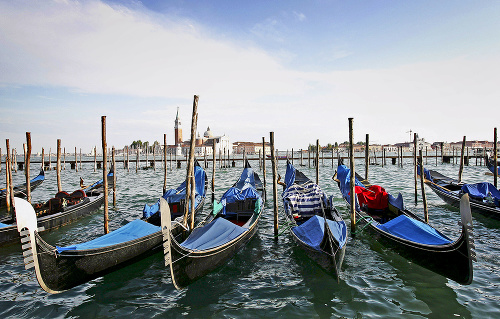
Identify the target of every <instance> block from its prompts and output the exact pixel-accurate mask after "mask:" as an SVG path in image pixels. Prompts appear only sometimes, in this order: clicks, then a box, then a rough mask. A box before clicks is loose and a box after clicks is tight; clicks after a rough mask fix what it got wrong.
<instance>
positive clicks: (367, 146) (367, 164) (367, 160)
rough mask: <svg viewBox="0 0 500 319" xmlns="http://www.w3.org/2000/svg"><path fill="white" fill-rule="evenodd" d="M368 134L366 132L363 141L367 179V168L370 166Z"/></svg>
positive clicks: (366, 175)
mask: <svg viewBox="0 0 500 319" xmlns="http://www.w3.org/2000/svg"><path fill="white" fill-rule="evenodd" d="M369 145H370V134H366V142H365V180H368V168H369V167H370V146H369Z"/></svg>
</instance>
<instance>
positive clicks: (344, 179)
mask: <svg viewBox="0 0 500 319" xmlns="http://www.w3.org/2000/svg"><path fill="white" fill-rule="evenodd" d="M337 178H338V180H339V181H340V192H341V193H342V196H343V197H344V198H345V199H346V200H347V201H349V202H350V200H351V196H350V195H349V192H350V191H351V190H350V187H349V185H350V184H351V170H350V169H349V168H348V167H347V166H345V165H339V166H338V167H337ZM354 185H355V186H360V187H365V186H364V185H363V183H361V182H360V181H359V180H358V179H357V178H356V177H354Z"/></svg>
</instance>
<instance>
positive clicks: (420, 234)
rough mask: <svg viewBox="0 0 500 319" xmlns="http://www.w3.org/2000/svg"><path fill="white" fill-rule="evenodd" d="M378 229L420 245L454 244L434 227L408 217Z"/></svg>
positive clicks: (399, 217)
mask: <svg viewBox="0 0 500 319" xmlns="http://www.w3.org/2000/svg"><path fill="white" fill-rule="evenodd" d="M377 227H378V228H379V229H380V230H383V231H385V232H388V233H390V234H392V235H394V236H397V237H400V238H403V239H406V240H409V241H412V242H416V243H420V244H425V245H446V244H449V243H451V242H452V241H451V240H450V239H449V238H447V237H445V236H444V235H441V234H440V233H438V232H437V231H436V230H435V229H434V228H433V227H432V226H430V225H428V224H426V223H423V222H421V221H418V220H416V219H413V218H409V217H408V216H406V215H399V216H398V217H396V218H394V219H391V220H390V221H388V222H387V223H385V224H380V225H378V226H377Z"/></svg>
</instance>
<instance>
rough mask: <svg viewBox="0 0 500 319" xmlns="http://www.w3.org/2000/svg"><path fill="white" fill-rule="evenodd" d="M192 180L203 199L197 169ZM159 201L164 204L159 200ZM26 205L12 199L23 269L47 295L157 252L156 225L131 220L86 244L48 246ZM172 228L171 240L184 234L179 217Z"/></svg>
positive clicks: (202, 178) (201, 177)
mask: <svg viewBox="0 0 500 319" xmlns="http://www.w3.org/2000/svg"><path fill="white" fill-rule="evenodd" d="M195 179H196V180H197V181H202V185H203V188H202V189H203V193H202V196H203V199H204V198H205V195H206V189H207V184H208V183H207V178H206V174H205V171H204V170H203V169H202V168H201V167H199V166H198V168H195ZM161 199H162V200H164V199H163V197H162V198H161ZM26 203H27V202H26V201H24V200H23V199H19V198H16V214H17V220H18V223H17V227H18V230H19V232H20V234H21V237H22V238H21V242H22V243H23V250H24V252H23V255H24V256H25V258H24V263H25V267H26V269H29V268H31V267H35V273H36V278H37V280H38V283H39V284H40V286H41V287H42V288H43V289H44V290H45V291H47V292H49V293H59V292H63V291H65V290H68V289H71V288H73V287H76V286H78V285H81V284H84V283H86V282H89V281H90V280H92V279H95V278H98V277H101V276H104V275H105V274H108V273H110V272H113V271H115V270H118V269H120V268H123V267H125V266H127V265H129V264H132V263H134V262H136V261H138V260H141V259H143V258H145V257H147V256H149V255H152V254H154V253H155V252H159V251H160V249H161V246H162V241H163V237H162V232H161V228H160V225H155V224H152V223H149V222H147V221H145V220H143V219H137V220H134V221H132V222H130V223H128V224H126V225H124V226H122V227H120V228H118V229H116V230H115V231H112V232H110V233H108V234H106V235H103V236H101V237H97V238H95V239H93V240H90V241H88V242H84V243H80V244H75V245H70V246H65V247H58V246H52V245H50V244H48V243H47V242H45V241H44V240H43V239H42V238H41V236H40V234H39V233H38V230H37V225H36V218H35V213H34V210H33V208H32V206H31V205H26ZM203 203H204V200H202V201H200V202H199V203H198V205H197V206H196V207H195V212H198V211H200V210H201V209H202V207H203ZM173 204H174V205H175V204H178V203H173ZM172 225H173V226H172V236H174V237H178V236H180V237H183V236H184V234H185V232H186V231H188V229H187V228H186V227H184V225H183V224H182V216H181V217H179V218H177V219H175V220H174V221H173V222H172Z"/></svg>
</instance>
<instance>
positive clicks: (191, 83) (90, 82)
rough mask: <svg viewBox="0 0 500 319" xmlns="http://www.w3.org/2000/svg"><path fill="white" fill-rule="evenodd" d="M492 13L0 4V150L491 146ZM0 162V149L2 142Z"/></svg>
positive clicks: (495, 48) (382, 5)
mask: <svg viewBox="0 0 500 319" xmlns="http://www.w3.org/2000/svg"><path fill="white" fill-rule="evenodd" d="M499 16H500V2H498V1H326V0H319V1H314V0H313V1H214V0H212V1H137V0H136V1H118V0H114V1H72V0H57V1H28V0H24V1H3V0H0V137H1V138H2V139H3V140H5V139H6V138H9V139H10V140H11V145H13V146H14V147H17V148H18V149H21V147H22V143H24V142H25V132H27V131H29V132H31V135H32V140H33V148H34V151H37V150H39V149H41V147H45V148H50V147H52V148H53V149H54V148H55V145H56V140H57V139H58V138H60V139H62V144H63V146H65V147H66V148H67V149H74V147H75V146H77V147H78V148H82V149H83V151H84V152H88V151H90V149H91V148H92V147H93V146H94V145H97V146H99V145H100V134H101V133H100V117H101V116H102V115H106V116H107V125H108V129H107V137H108V145H114V146H116V147H118V148H121V147H123V146H124V145H127V144H130V143H131V142H132V141H133V140H137V139H141V140H142V141H150V142H153V141H155V140H158V141H162V139H163V134H164V133H166V134H167V139H168V142H169V143H172V142H173V125H174V118H175V113H176V110H177V107H179V108H180V116H181V118H182V120H183V125H184V127H183V129H184V132H185V133H184V135H185V137H186V138H187V134H188V133H187V132H189V123H190V116H191V108H192V101H193V95H195V94H197V95H199V96H200V100H199V121H198V131H199V133H200V134H203V132H204V131H205V130H206V128H207V126H210V128H211V129H212V131H213V132H214V134H216V135H222V134H226V135H229V137H230V138H231V140H232V141H256V142H258V141H261V139H262V137H263V136H264V137H266V139H269V132H270V131H274V132H275V140H276V145H277V147H278V148H279V149H286V148H288V149H290V148H292V147H293V148H295V149H299V148H306V147H307V145H308V144H309V143H312V144H314V143H315V141H316V139H319V140H320V144H327V143H334V142H343V141H345V140H347V139H348V132H347V129H348V121H347V118H348V117H354V128H355V139H356V140H360V141H361V140H364V136H365V134H366V133H369V134H370V139H371V141H373V142H374V143H395V142H401V141H404V140H408V136H409V134H408V133H407V132H408V131H409V130H410V129H411V130H412V131H414V132H418V133H419V135H420V136H421V137H424V138H426V140H428V141H431V142H432V141H460V140H461V139H462V137H463V136H464V135H466V136H467V138H468V139H471V140H472V139H479V140H492V136H493V128H494V127H496V126H498V124H499V123H500V121H499V120H498V119H499V115H500V111H499V107H498V106H499V104H500V103H499V102H500V93H499V92H500V91H499V90H498V85H499V83H500V25H499V24H500V22H499V20H500V19H498V17H499ZM0 147H1V148H2V149H5V142H1V144H0Z"/></svg>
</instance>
